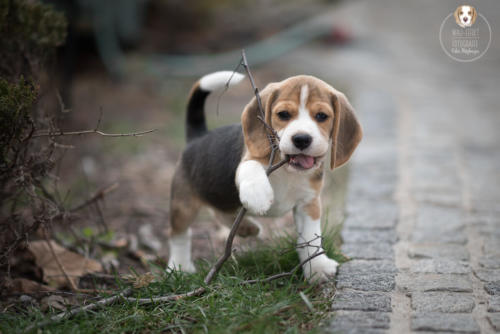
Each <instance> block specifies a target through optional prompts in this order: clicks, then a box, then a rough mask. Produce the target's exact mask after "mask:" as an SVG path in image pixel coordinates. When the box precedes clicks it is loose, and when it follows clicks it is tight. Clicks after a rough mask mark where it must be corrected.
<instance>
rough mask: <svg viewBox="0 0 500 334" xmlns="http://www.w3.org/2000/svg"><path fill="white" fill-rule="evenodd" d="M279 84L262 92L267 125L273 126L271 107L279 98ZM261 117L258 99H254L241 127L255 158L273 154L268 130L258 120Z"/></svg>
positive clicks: (246, 109) (249, 104)
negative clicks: (276, 97)
mask: <svg viewBox="0 0 500 334" xmlns="http://www.w3.org/2000/svg"><path fill="white" fill-rule="evenodd" d="M277 87H278V84H275V83H271V84H268V85H267V86H266V88H264V89H263V90H262V91H261V92H260V94H259V95H260V99H261V101H262V107H263V108H264V112H265V119H266V123H267V124H269V125H271V106H272V103H273V101H274V100H275V96H277V91H278V89H277ZM258 116H260V111H259V106H258V103H257V99H256V98H255V97H254V98H253V99H252V100H251V101H250V102H249V103H248V104H247V105H246V107H245V109H244V110H243V114H242V115H241V126H242V128H243V139H244V141H245V145H246V147H247V148H248V151H249V152H250V155H251V156H252V157H254V158H263V157H266V156H268V155H269V154H270V153H271V145H270V143H269V140H268V139H267V130H266V128H265V126H264V124H262V122H261V121H260V120H259V119H258V118H257V117H258Z"/></svg>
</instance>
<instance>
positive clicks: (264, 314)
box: [0, 238, 345, 333]
mask: <svg viewBox="0 0 500 334" xmlns="http://www.w3.org/2000/svg"><path fill="white" fill-rule="evenodd" d="M328 239H330V240H333V239H332V238H328ZM325 247H328V248H329V249H327V252H328V254H329V256H330V257H332V258H334V259H335V260H337V261H339V262H344V261H345V258H344V257H343V256H342V255H341V254H340V253H339V252H337V251H336V250H335V249H334V248H332V247H331V245H330V246H328V245H326V246H325ZM298 263H299V259H298V257H297V254H296V252H295V250H294V247H293V242H292V239H291V238H281V239H278V240H275V241H274V242H273V243H271V244H269V243H267V244H265V245H264V244H263V245H261V246H260V247H258V248H257V249H254V250H252V251H247V252H243V253H241V254H236V255H235V256H234V258H232V259H230V260H228V261H227V262H226V263H225V264H224V267H223V269H222V270H221V272H220V274H219V276H218V277H217V278H216V280H215V281H214V282H213V283H212V284H211V285H210V287H209V289H208V291H207V292H206V293H205V294H203V295H202V296H199V297H192V298H187V299H181V300H178V301H175V302H168V303H158V304H152V305H145V306H141V305H138V304H136V303H131V302H126V301H122V302H119V303H116V304H114V305H111V306H106V307H103V308H100V309H98V310H96V311H93V312H90V313H87V314H82V315H79V316H77V317H74V318H72V319H69V320H65V321H63V322H60V323H57V324H52V325H50V326H47V327H45V328H44V332H47V333H96V332H103V333H123V332H127V333H143V332H146V333H150V332H151V333H159V332H174V333H309V332H314V331H315V328H316V327H317V326H318V325H319V323H320V322H321V321H322V320H323V319H325V318H326V317H328V316H329V314H330V313H329V307H330V303H331V300H330V298H331V296H327V295H326V294H325V293H324V291H323V290H322V288H321V287H320V286H317V285H314V284H310V283H307V282H306V281H305V280H304V278H303V276H302V274H301V273H297V274H296V275H294V276H292V277H289V278H283V279H279V280H275V281H272V282H270V283H261V284H254V285H244V286H242V285H240V284H239V282H241V281H243V280H246V279H255V278H265V277H268V276H270V275H272V274H277V273H280V272H285V271H290V270H291V269H293V268H294V267H295V266H296V265H297V264H298ZM197 267H198V273H197V274H185V273H181V272H172V273H169V274H165V272H164V271H161V274H157V275H158V276H157V281H156V282H153V283H150V284H149V285H147V286H145V287H143V288H139V289H136V290H135V291H134V296H136V297H141V298H150V297H154V296H158V295H166V294H171V293H182V292H185V291H189V290H191V289H193V288H196V287H198V286H200V285H203V278H204V275H205V274H206V272H207V271H208V269H209V267H210V264H209V263H208V262H207V261H203V260H202V261H198V262H197ZM155 269H156V268H155V267H152V271H153V272H154V271H155ZM156 272H158V271H156ZM119 284H123V285H124V283H123V282H119ZM301 294H302V295H303V296H301ZM304 295H305V296H306V297H305V298H304ZM329 297H330V298H329ZM304 299H307V300H309V301H310V302H311V303H312V305H313V308H314V309H313V311H311V310H310V309H309V308H308V306H307V305H306V302H305V301H304ZM49 315H51V314H43V313H42V312H41V311H40V310H38V309H36V308H32V309H29V310H23V311H17V312H15V313H14V312H12V311H11V312H8V313H3V314H1V313H0V332H1V333H15V332H20V331H22V330H23V329H24V328H26V327H27V326H29V325H30V324H32V323H34V322H38V321H42V320H44V319H46V318H47V317H48V316H49Z"/></svg>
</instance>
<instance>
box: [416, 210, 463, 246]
mask: <svg viewBox="0 0 500 334" xmlns="http://www.w3.org/2000/svg"><path fill="white" fill-rule="evenodd" d="M464 227H465V223H464V221H463V219H462V216H461V212H460V210H457V209H455V208H445V207H439V206H433V205H424V206H421V207H420V208H419V210H418V215H417V221H416V223H415V226H414V229H413V233H412V240H413V242H417V243H421V242H426V243H429V242H436V243H457V244H465V243H466V241H467V238H466V236H465V233H464V231H463V230H464Z"/></svg>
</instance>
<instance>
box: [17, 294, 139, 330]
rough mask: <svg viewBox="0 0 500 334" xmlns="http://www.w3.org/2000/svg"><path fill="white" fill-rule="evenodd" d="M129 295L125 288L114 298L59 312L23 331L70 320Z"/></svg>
mask: <svg viewBox="0 0 500 334" xmlns="http://www.w3.org/2000/svg"><path fill="white" fill-rule="evenodd" d="M131 293H132V289H131V288H127V289H125V290H123V292H120V293H119V294H116V295H114V296H111V297H107V298H104V299H100V300H98V301H96V302H95V303H92V304H88V305H85V306H80V307H76V308H73V309H71V310H68V311H65V312H61V313H59V314H56V315H54V316H52V317H50V319H48V320H46V321H42V322H39V323H35V324H32V325H30V326H28V327H27V328H26V330H25V331H26V332H30V331H32V330H33V329H35V328H40V327H43V326H47V325H50V324H51V323H54V322H57V321H61V320H63V319H67V318H70V317H72V316H75V315H77V314H80V313H83V312H86V311H90V310H94V309H96V308H98V307H99V306H105V305H109V304H112V303H114V302H115V301H116V300H118V299H120V298H124V297H127V296H129V295H130V294H131Z"/></svg>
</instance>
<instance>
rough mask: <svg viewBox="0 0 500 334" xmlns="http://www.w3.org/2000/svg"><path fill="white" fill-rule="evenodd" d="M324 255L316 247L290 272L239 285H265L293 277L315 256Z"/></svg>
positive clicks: (323, 252)
mask: <svg viewBox="0 0 500 334" xmlns="http://www.w3.org/2000/svg"><path fill="white" fill-rule="evenodd" d="M325 253H326V252H325V251H319V247H318V249H317V250H316V251H315V252H314V253H313V254H312V255H310V256H309V257H307V259H305V260H304V261H302V262H301V263H299V264H298V265H296V266H295V267H293V269H292V270H290V271H287V272H285V273H279V274H276V275H272V276H269V277H266V278H264V279H251V280H247V281H243V282H241V283H240V284H241V285H245V284H256V283H267V282H271V281H274V280H276V279H279V278H283V277H289V276H293V275H294V274H295V273H296V272H297V270H299V268H300V267H302V266H303V265H304V264H306V263H308V262H309V261H311V260H312V259H314V258H315V257H316V256H320V255H323V254H325Z"/></svg>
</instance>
